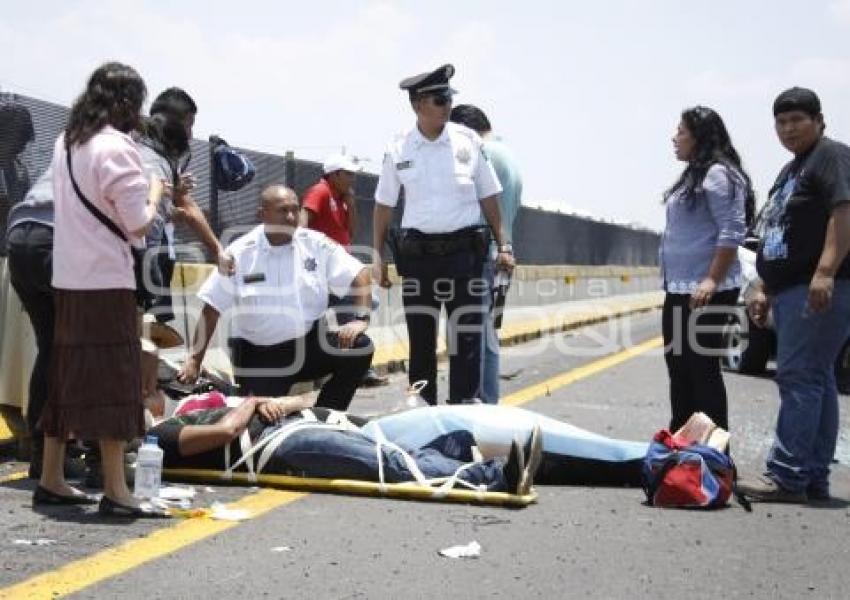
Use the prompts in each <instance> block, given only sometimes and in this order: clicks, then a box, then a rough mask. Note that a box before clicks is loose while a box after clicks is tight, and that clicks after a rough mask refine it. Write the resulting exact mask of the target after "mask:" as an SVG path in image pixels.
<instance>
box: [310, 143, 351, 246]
mask: <svg viewBox="0 0 850 600" xmlns="http://www.w3.org/2000/svg"><path fill="white" fill-rule="evenodd" d="M322 168H323V171H324V175H322V178H321V179H319V181H318V182H317V183H316V184H315V185H313V186H312V187H311V188H310V189H308V190H307V191H306V192H305V193H304V199H303V200H302V203H301V225H302V226H305V227H309V228H310V229H315V230H316V231H321V232H322V233H324V234H325V235H326V236H328V237H329V238H331V239H332V240H334V241H336V242H338V243H339V244H341V245H343V246H345V247H346V248H348V247H349V246H351V238H352V237H353V236H354V231H355V229H356V228H357V209H356V208H355V206H354V190H353V189H352V186H353V185H354V178H355V176H356V174H357V173H358V172H359V171H360V170H361V167H360V165H359V164H357V162H356V161H355V160H354V159H353V158H352V157H350V156H348V155H346V154H334V155H332V156H329V157H328V158H327V159H326V160H325V162H324V164H323V165H322Z"/></svg>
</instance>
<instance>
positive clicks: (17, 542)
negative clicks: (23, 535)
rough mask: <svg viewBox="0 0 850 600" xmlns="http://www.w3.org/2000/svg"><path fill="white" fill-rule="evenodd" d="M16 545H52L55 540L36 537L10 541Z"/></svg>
mask: <svg viewBox="0 0 850 600" xmlns="http://www.w3.org/2000/svg"><path fill="white" fill-rule="evenodd" d="M12 543H13V544H15V545H16V546H52V545H53V544H55V543H56V540H49V539H47V538H38V539H37V540H23V539H21V540H15V541H13V542H12Z"/></svg>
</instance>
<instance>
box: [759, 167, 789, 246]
mask: <svg viewBox="0 0 850 600" xmlns="http://www.w3.org/2000/svg"><path fill="white" fill-rule="evenodd" d="M796 187H797V175H794V174H789V175H788V178H787V179H786V180H785V183H783V184H782V185H780V186H779V187H778V188H777V189H776V191H775V192H774V193H773V195H772V196H771V197H770V201H769V203H768V205H767V207H766V208H765V210H764V213H763V216H762V219H763V220H762V224H761V231H760V232H759V233H760V237H761V239H762V240H763V241H762V244H763V246H762V255H763V256H764V260H779V259H783V258H788V241H787V240H786V239H785V234H786V232H787V230H788V218H787V215H786V212H785V207H786V206H787V204H788V198H790V197H791V195H792V194H793V193H794V189H795V188H796Z"/></svg>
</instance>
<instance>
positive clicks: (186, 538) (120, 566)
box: [0, 338, 662, 600]
mask: <svg viewBox="0 0 850 600" xmlns="http://www.w3.org/2000/svg"><path fill="white" fill-rule="evenodd" d="M661 343H662V342H661V338H655V339H652V340H649V341H647V342H644V343H642V344H639V345H637V346H634V347H632V348H628V349H626V350H623V351H622V352H618V353H616V354H612V355H610V356H606V357H604V358H601V359H599V360H596V361H594V362H592V363H590V364H587V365H584V366H582V367H578V368H576V369H572V370H570V371H567V372H566V373H562V374H560V375H556V376H555V377H552V378H550V379H547V380H545V381H542V382H540V383H538V384H535V385H532V386H529V387H527V388H524V389H522V390H519V391H517V392H514V393H513V394H510V395H508V396H506V397H505V398H503V399H502V401H501V403H502V404H504V405H507V406H518V405H520V404H526V403H528V402H530V401H531V400H534V399H535V398H538V397H541V396H545V395H547V394H549V393H551V392H552V391H554V390H556V389H559V388H562V387H565V386H567V385H570V384H572V383H575V382H577V381H580V380H582V379H586V378H588V377H590V376H592V375H595V374H596V373H599V372H601V371H604V370H605V369H609V368H611V367H614V366H616V365H618V364H620V363H623V362H625V361H627V360H629V359H630V358H634V357H635V356H638V355H640V354H643V353H644V352H648V351H650V350H652V349H654V348H658V347H660V346H661ZM21 475H22V476H25V475H26V474H25V473H24V474H21ZM307 495H308V494H306V493H297V492H287V491H280V490H271V489H264V490H260V491H259V492H256V493H254V494H251V495H250V496H246V497H245V498H242V499H241V500H239V501H237V502H234V503H233V504H231V505H230V507H231V508H236V509H246V510H248V511H249V512H250V513H251V514H252V516H255V517H256V516H259V515H261V514H263V513H266V512H268V511H270V510H273V509H275V508H277V507H279V506H283V505H284V504H288V503H290V502H294V501H295V500H298V499H299V498H303V497H304V496H307ZM236 525H237V523H233V522H229V521H213V520H211V519H207V518H202V519H188V520H185V521H180V522H178V523H177V524H176V525H174V526H172V527H166V528H163V529H159V530H157V531H155V532H153V533H151V534H150V535H148V536H146V537H143V538H139V539H134V540H130V541H127V542H125V543H123V544H121V545H119V546H116V547H115V548H109V549H106V550H103V551H101V552H98V553H97V554H94V555H92V556H89V557H86V558H82V559H80V560H77V561H74V562H72V563H68V564H67V565H64V566H62V567H60V568H58V569H56V570H54V571H48V572H46V573H43V574H41V575H36V576H34V577H31V578H30V579H27V580H25V581H23V582H21V583H19V584H17V585H13V586H11V587H7V588H4V589H0V600H6V599H9V600H11V599H13V598H14V599H15V600H18V599H21V600H23V599H26V598H33V599H35V598H39V599H40V598H61V597H62V596H66V595H68V594H72V593H74V592H78V591H79V590H82V589H84V588H86V587H89V586H91V585H94V584H96V583H99V582H101V581H104V580H106V579H109V578H110V577H114V576H116V575H119V574H121V573H124V572H126V571H129V570H131V569H134V568H136V567H138V566H140V565H143V564H144V563H147V562H150V561H152V560H155V559H157V558H160V557H162V556H165V555H167V554H170V553H172V552H176V551H177V550H180V549H181V548H185V547H186V546H189V545H191V544H194V543H195V542H198V541H201V540H203V539H206V538H208V537H210V536H213V535H215V534H217V533H221V532H223V531H226V530H228V529H230V528H232V527H235V526H236Z"/></svg>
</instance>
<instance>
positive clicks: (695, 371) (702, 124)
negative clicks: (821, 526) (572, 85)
mask: <svg viewBox="0 0 850 600" xmlns="http://www.w3.org/2000/svg"><path fill="white" fill-rule="evenodd" d="M673 146H674V148H675V152H676V158H677V159H679V160H681V161H683V162H684V163H686V166H685V169H684V171H682V174H681V175H680V176H679V179H678V180H677V181H676V183H674V184H673V186H672V187H671V188H670V189H669V190H667V191H666V192H665V193H664V203H665V205H666V209H667V224H666V227H665V229H664V235H663V237H662V239H661V248H660V258H661V272H662V276H663V279H664V290H665V291H666V292H667V295H666V297H665V300H664V309H663V312H662V319H661V324H662V332H663V335H664V358H665V361H666V363H667V370H668V373H669V375H670V405H671V408H672V418H671V421H670V429H671V430H672V431H675V430H676V429H678V428H679V427H681V426H682V425H683V424H684V423H685V421H687V420H688V418H689V417H690V416H691V414H693V413H694V412H697V411H702V412H704V413H706V414H707V415H708V416H709V417H711V418H712V419H713V420H714V422H715V423H717V424H718V425H720V426H721V427H723V428H724V429H728V417H727V407H726V388H725V386H724V385H723V377H722V376H721V373H720V348H721V346H722V344H721V338H722V333H721V330H722V327H723V325H724V324H725V323H726V320H727V316H728V314H729V310H728V308H729V307H731V306H734V305H735V304H736V302H737V300H738V293H739V290H740V286H741V283H740V278H741V266H740V264H739V263H738V257H737V250H738V246H739V245H740V244H741V242H743V240H744V236H745V235H746V228H747V222H748V221H749V220H750V219H751V218H752V217H751V215H752V212H753V210H754V195H753V192H752V186H751V184H750V178H749V177H748V176H747V174H746V173H745V172H744V170H743V168H742V167H741V159H740V157H739V156H738V153H737V152H736V151H735V148H734V147H733V146H732V141H731V140H730V138H729V133H728V132H727V131H726V126H725V125H724V124H723V120H722V119H721V118H720V115H718V114H717V113H716V112H715V111H713V110H712V109H710V108H706V107H704V106H697V107H694V108H689V109H687V110H685V111H684V112H683V113H682V118H681V121H680V123H679V126H678V128H677V130H676V135H675V136H673ZM707 327H709V328H710V331H703V330H704V329H706V328H707Z"/></svg>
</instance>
